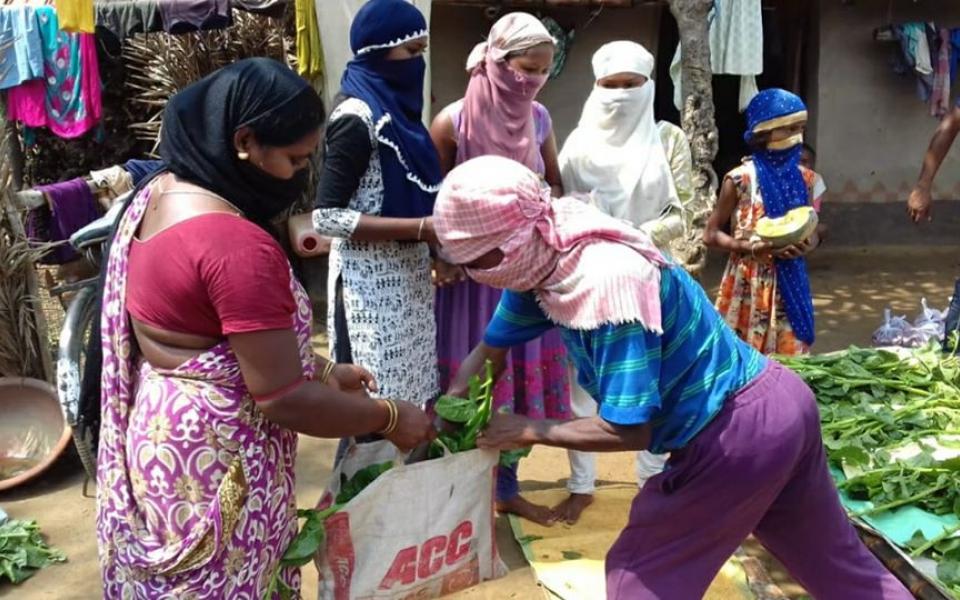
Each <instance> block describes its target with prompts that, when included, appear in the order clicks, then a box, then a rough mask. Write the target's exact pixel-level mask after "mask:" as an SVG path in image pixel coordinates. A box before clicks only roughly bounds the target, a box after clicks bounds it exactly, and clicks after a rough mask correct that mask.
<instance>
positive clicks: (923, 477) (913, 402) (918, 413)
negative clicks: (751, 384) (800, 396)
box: [777, 345, 960, 597]
mask: <svg viewBox="0 0 960 600" xmlns="http://www.w3.org/2000/svg"><path fill="white" fill-rule="evenodd" d="M777 360H778V361H779V362H781V363H782V364H783V365H785V366H787V367H788V368H790V369H792V370H793V371H794V372H796V373H797V374H799V375H800V376H801V377H802V378H803V379H804V380H805V381H806V382H807V384H808V385H809V386H810V387H811V388H812V389H813V391H814V394H815V395H816V398H817V404H818V407H819V409H820V421H821V429H822V432H823V443H824V446H825V447H826V449H827V456H828V458H829V460H830V462H831V464H833V465H834V466H836V467H838V468H839V469H841V470H842V471H843V473H844V475H845V480H844V481H843V482H842V483H840V484H838V487H839V488H840V489H842V490H844V491H845V492H846V493H847V494H849V495H850V497H851V498H854V499H857V500H864V501H870V502H871V503H872V504H873V508H871V509H869V510H867V511H863V512H861V513H858V514H857V515H855V516H866V515H871V514H878V513H882V512H885V511H889V510H893V509H896V508H899V507H901V506H907V505H912V506H917V507H919V508H922V509H923V510H926V511H928V512H931V513H933V514H936V515H955V516H957V517H958V518H960V457H956V456H950V453H949V452H943V450H944V449H947V450H949V449H956V448H960V359H958V358H956V357H955V356H950V355H944V354H943V353H942V352H941V350H940V347H939V345H930V346H928V347H926V348H921V349H918V350H914V351H911V352H910V353H909V354H906V355H903V356H902V355H900V354H898V353H895V352H890V351H887V350H879V349H863V348H856V347H851V348H850V349H848V350H846V351H843V352H837V353H832V354H826V355H820V356H803V357H778V358H777ZM956 534H960V527H957V528H952V529H948V530H946V531H944V532H943V533H942V534H941V535H939V536H937V537H936V538H933V539H929V540H928V539H925V538H924V537H923V536H922V535H918V536H916V537H915V538H914V540H912V541H911V543H910V544H909V550H910V551H911V554H912V555H914V556H920V555H928V556H932V557H933V558H935V559H936V560H938V561H939V569H938V574H939V578H940V580H941V581H942V582H943V583H944V584H945V585H946V586H947V587H948V588H949V589H951V590H952V591H953V592H954V593H955V594H960V539H958V538H956V537H954V536H955V535H956ZM958 597H960V595H958Z"/></svg>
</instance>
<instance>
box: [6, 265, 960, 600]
mask: <svg viewBox="0 0 960 600" xmlns="http://www.w3.org/2000/svg"><path fill="white" fill-rule="evenodd" d="M722 268H723V264H722V259H720V258H719V257H713V260H711V264H710V266H709V268H708V271H707V273H706V274H705V276H704V284H705V285H706V286H708V287H709V288H711V291H712V290H713V289H714V288H715V286H716V283H717V281H718V280H719V277H720V273H721V271H722ZM810 272H811V279H812V284H813V288H814V293H815V296H816V300H815V304H816V309H817V320H818V342H817V346H816V350H817V351H819V352H826V351H830V350H837V349H841V348H845V347H846V346H848V345H850V344H861V345H862V344H869V341H870V334H871V333H872V331H873V330H874V329H875V328H876V327H877V326H878V325H879V324H880V322H881V319H882V313H883V308H884V307H885V306H888V305H889V306H891V307H892V308H893V309H894V313H895V314H906V315H907V316H908V317H910V318H913V317H914V316H915V315H916V313H917V312H918V310H919V302H920V297H921V296H926V297H927V299H928V300H929V302H930V304H931V305H932V306H937V307H944V306H946V303H947V299H948V298H949V296H950V294H951V293H952V291H953V281H954V279H955V278H956V277H957V276H958V275H960V247H950V248H943V247H940V248H930V249H927V248H898V247H871V248H824V249H823V250H821V251H819V252H818V253H817V254H816V255H815V256H814V257H813V258H812V260H811V264H810ZM335 445H336V444H335V442H332V441H327V440H317V439H310V438H302V440H301V446H300V454H299V457H298V461H297V482H298V483H297V497H298V500H299V504H300V505H301V506H309V505H313V503H314V502H315V501H316V499H317V498H318V497H319V496H320V494H321V492H322V490H323V487H324V485H325V484H326V482H327V478H328V477H329V474H330V465H331V464H332V461H333V453H334V450H335ZM568 474H569V473H568V464H567V459H566V455H565V453H564V452H561V451H557V450H554V449H548V448H537V449H536V450H535V451H534V452H533V454H532V455H531V456H530V458H528V459H526V460H524V461H523V462H522V463H521V468H520V478H521V481H522V486H523V488H524V489H528V490H529V489H540V488H545V487H558V486H562V485H564V483H565V480H566V477H567V476H568ZM598 474H599V477H600V479H601V480H602V482H616V483H629V482H631V481H633V462H632V456H631V455H629V454H625V453H620V454H608V455H605V456H602V457H601V458H600V460H599V461H598ZM82 483H83V479H82V477H81V475H80V466H79V462H78V461H77V459H76V458H75V457H74V456H71V455H69V454H68V455H66V456H64V458H63V459H62V460H60V461H59V462H58V464H57V465H55V467H54V468H53V469H52V470H51V471H49V472H48V473H46V474H45V475H44V476H42V477H41V478H40V480H38V481H36V482H34V483H32V484H30V485H28V486H26V487H22V488H20V489H17V490H12V491H9V492H6V493H0V506H2V507H3V508H4V509H5V510H6V511H7V512H8V513H10V516H11V517H14V518H20V519H36V520H38V521H39V523H40V525H41V527H42V529H43V531H44V532H45V534H46V535H47V537H48V539H49V541H50V542H51V543H52V544H53V545H55V546H56V547H58V548H60V549H62V550H63V551H64V552H66V554H67V556H68V558H69V562H67V563H65V564H62V565H56V566H53V567H50V568H47V569H44V570H43V571H41V572H40V573H38V574H37V575H36V576H35V577H34V578H32V579H30V580H28V581H27V582H26V583H24V584H22V585H21V586H19V587H13V586H10V585H0V599H2V598H17V599H29V600H34V599H36V600H40V599H50V600H54V599H56V600H61V599H72V598H97V597H99V596H100V586H99V573H98V567H97V558H96V554H97V552H96V540H95V536H94V521H95V503H94V500H93V499H92V498H90V497H84V496H83V495H82V493H81V488H82ZM91 492H92V486H91ZM498 544H499V547H500V550H501V553H502V555H503V557H504V560H505V561H506V562H507V564H508V566H509V567H510V574H509V576H508V577H506V578H504V579H501V580H498V581H495V582H488V583H486V584H484V585H481V586H478V587H476V588H473V589H471V590H469V591H467V592H463V593H461V594H458V595H457V596H456V598H463V599H490V600H494V599H496V600H500V599H505V598H513V599H519V600H524V599H528V598H529V599H534V598H541V597H542V596H541V595H540V592H539V591H538V588H537V586H536V584H535V582H534V579H533V576H532V573H531V571H530V569H529V567H528V566H527V565H526V563H525V562H524V560H523V558H522V555H521V554H520V549H519V547H518V546H517V544H516V543H515V542H514V541H513V539H512V538H511V537H510V534H509V531H508V527H507V526H506V523H505V521H504V520H503V519H501V520H500V522H499V523H498ZM752 550H753V551H754V552H756V553H759V554H762V550H760V549H759V548H753V549H752ZM765 559H766V560H767V561H768V564H769V566H770V570H771V571H772V572H773V574H774V578H775V580H777V581H778V582H779V583H781V584H782V586H783V587H784V590H785V591H786V592H787V593H788V594H789V595H791V596H792V597H801V596H802V593H803V592H802V590H800V589H799V588H798V587H797V586H796V585H794V584H791V583H790V581H789V579H788V578H787V576H786V575H785V574H784V573H783V572H782V570H780V569H778V568H777V567H776V565H774V564H773V563H772V562H769V557H765ZM303 579H304V590H303V592H304V594H303V595H304V598H308V599H309V598H316V576H315V571H314V569H313V566H312V565H310V566H308V567H306V568H305V569H304V578H303Z"/></svg>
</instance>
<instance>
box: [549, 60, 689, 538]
mask: <svg viewBox="0 0 960 600" xmlns="http://www.w3.org/2000/svg"><path fill="white" fill-rule="evenodd" d="M654 65H655V62H654V58H653V55H651V54H650V53H649V52H648V51H647V50H646V48H644V47H643V46H641V45H640V44H637V43H635V42H628V41H618V42H610V43H609V44H606V45H604V46H602V47H601V48H600V49H599V50H597V52H596V53H595V54H594V55H593V74H594V77H595V78H596V85H595V86H594V88H593V91H592V92H591V93H590V97H589V98H588V99H587V102H586V104H585V105H584V107H583V114H582V115H581V117H580V122H579V124H578V125H577V128H576V129H575V130H574V131H573V133H571V134H570V137H568V138H567V141H566V143H565V144H564V146H563V151H562V152H561V153H560V173H561V176H562V178H563V187H564V190H565V191H566V192H567V193H580V194H589V195H590V198H591V201H592V202H593V203H594V204H595V205H596V206H597V207H598V208H600V209H601V210H602V211H604V212H606V213H608V214H610V215H612V216H614V217H617V218H618V219H621V220H623V221H627V222H629V223H630V224H631V225H633V226H634V227H638V228H640V229H641V230H643V231H645V232H647V233H648V234H649V235H650V237H651V238H652V239H653V241H654V243H655V244H656V245H657V246H658V247H659V248H660V249H661V250H664V251H666V250H668V248H669V244H670V242H671V241H672V240H674V239H676V238H677V237H679V236H680V235H682V234H683V232H684V227H685V219H684V205H685V204H686V203H687V202H689V201H690V199H691V198H692V197H693V174H692V160H691V157H690V146H689V144H688V143H687V139H686V136H685V135H684V133H683V130H682V129H680V128H679V127H677V126H676V125H673V124H672V123H667V122H662V123H660V124H657V122H656V121H655V120H654V118H653V101H654V97H655V96H656V89H655V86H654V82H653V80H652V79H650V75H651V74H652V73H653V69H654ZM570 385H571V396H572V397H571V410H572V412H573V414H574V416H576V417H589V416H593V415H594V414H596V410H597V409H596V403H595V402H594V401H593V399H592V398H590V395H589V394H588V393H587V392H586V391H585V390H584V389H583V388H581V387H580V386H579V385H578V384H577V379H576V376H575V375H572V376H571V378H570ZM569 456H570V471H571V474H570V479H569V481H568V483H567V489H568V490H569V491H570V496H569V498H567V500H565V501H564V502H563V503H562V504H560V506H558V507H556V509H555V510H556V511H557V512H558V516H559V518H560V519H562V520H565V521H567V522H575V521H576V520H577V519H579V517H580V514H581V513H582V512H583V510H584V509H585V508H586V507H587V506H589V505H590V503H591V502H592V501H593V492H594V488H595V481H596V459H595V457H594V455H593V454H592V453H588V452H577V451H573V450H571V451H569ZM665 460H666V458H665V457H661V456H656V455H652V454H650V453H648V452H641V453H640V454H639V455H638V457H637V477H638V479H639V480H640V481H641V482H642V481H644V480H646V479H648V478H649V477H651V476H653V475H655V474H656V473H658V472H659V471H660V470H662V468H663V464H664V462H665Z"/></svg>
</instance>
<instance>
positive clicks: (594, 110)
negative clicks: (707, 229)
mask: <svg viewBox="0 0 960 600" xmlns="http://www.w3.org/2000/svg"><path fill="white" fill-rule="evenodd" d="M653 67H654V59H653V56H652V55H651V54H650V53H649V52H647V50H646V48H644V47H643V46H641V45H640V44H637V43H634V42H627V41H618V42H610V43H609V44H606V45H604V46H603V47H601V48H600V49H599V50H597V52H596V54H594V55H593V74H594V77H595V78H596V79H597V80H598V81H599V80H600V79H603V78H604V77H608V76H610V75H616V74H619V73H635V74H638V75H643V76H644V77H647V78H648V81H647V82H646V83H645V84H643V85H642V86H640V87H638V88H631V89H607V88H603V87H600V86H599V85H594V88H593V92H591V93H590V97H589V98H588V99H587V102H586V104H585V105H584V107H583V114H582V115H581V116H580V122H579V124H578V125H577V128H576V129H575V130H574V131H573V133H571V134H570V137H568V138H567V141H566V143H565V144H564V145H563V151H562V152H561V153H560V171H561V175H562V177H563V188H564V191H565V192H566V193H568V194H569V193H582V194H592V195H593V198H594V201H595V202H596V204H597V206H598V207H599V208H600V209H601V210H603V211H604V212H606V213H608V214H610V215H612V216H614V217H616V218H618V219H623V220H625V221H629V222H631V223H633V225H634V226H640V225H642V224H644V223H646V222H648V221H651V220H654V219H657V218H658V217H660V216H662V215H663V214H664V212H665V211H666V210H667V209H668V208H669V207H670V206H675V207H678V208H680V207H681V204H680V199H679V197H678V196H677V189H676V186H675V185H674V182H673V173H672V172H671V171H670V165H669V163H668V162H667V156H666V153H665V152H664V149H663V143H662V141H661V140H660V132H659V130H658V128H657V123H656V121H655V120H654V118H653V101H654V97H655V95H656V86H655V84H654V82H653V80H652V79H649V78H650V75H651V74H652V73H653Z"/></svg>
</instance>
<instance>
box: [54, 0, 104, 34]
mask: <svg viewBox="0 0 960 600" xmlns="http://www.w3.org/2000/svg"><path fill="white" fill-rule="evenodd" d="M55 6H56V9H57V20H58V21H59V22H60V29H62V30H63V31H67V32H70V33H93V30H94V27H95V25H96V22H95V20H94V14H93V0H56V4H55Z"/></svg>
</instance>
